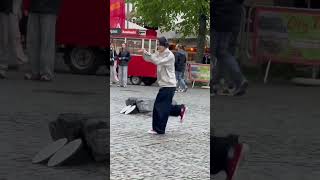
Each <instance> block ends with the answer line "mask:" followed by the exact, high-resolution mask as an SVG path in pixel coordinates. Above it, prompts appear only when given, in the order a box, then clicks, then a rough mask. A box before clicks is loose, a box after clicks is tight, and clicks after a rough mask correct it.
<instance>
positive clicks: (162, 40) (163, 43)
mask: <svg viewBox="0 0 320 180" xmlns="http://www.w3.org/2000/svg"><path fill="white" fill-rule="evenodd" d="M158 40H159V45H160V46H164V47H166V48H168V47H169V42H168V40H167V39H166V38H165V37H164V36H162V37H160V38H159V39H158Z"/></svg>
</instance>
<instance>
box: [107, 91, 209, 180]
mask: <svg viewBox="0 0 320 180" xmlns="http://www.w3.org/2000/svg"><path fill="white" fill-rule="evenodd" d="M158 90H159V87H148V86H129V87H128V88H118V87H115V86H113V87H111V89H110V101H111V104H110V105H111V106H110V113H111V118H110V126H111V129H110V130H111V137H110V143H111V149H110V151H111V180H118V179H121V180H125V179H128V180H133V179H145V180H148V179H150V180H151V179H152V180H170V179H174V180H177V179H199V180H205V179H210V176H209V171H210V169H209V162H210V152H209V150H210V147H209V145H210V144H209V142H210V139H209V138H210V137H209V134H210V124H209V121H210V112H209V111H210V98H209V97H210V96H209V90H207V89H189V91H188V92H187V93H176V95H175V97H174V99H175V100H176V101H177V102H178V103H179V104H182V103H183V104H186V105H187V106H188V107H189V111H188V114H187V117H186V119H185V122H184V123H183V124H180V122H179V118H177V117H170V119H169V121H168V125H167V130H166V135H150V134H148V133H147V131H148V130H149V129H151V123H152V118H151V116H147V115H144V114H136V115H124V114H120V113H119V112H120V110H121V109H122V108H123V107H124V106H125V100H126V99H127V98H129V97H146V98H155V97H156V95H157V93H158Z"/></svg>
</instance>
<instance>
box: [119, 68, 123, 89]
mask: <svg viewBox="0 0 320 180" xmlns="http://www.w3.org/2000/svg"><path fill="white" fill-rule="evenodd" d="M119 85H120V86H123V66H119Z"/></svg>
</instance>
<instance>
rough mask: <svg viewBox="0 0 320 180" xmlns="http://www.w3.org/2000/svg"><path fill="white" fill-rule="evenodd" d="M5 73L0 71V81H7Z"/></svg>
mask: <svg viewBox="0 0 320 180" xmlns="http://www.w3.org/2000/svg"><path fill="white" fill-rule="evenodd" d="M7 78H8V76H7V72H6V71H4V70H0V79H7Z"/></svg>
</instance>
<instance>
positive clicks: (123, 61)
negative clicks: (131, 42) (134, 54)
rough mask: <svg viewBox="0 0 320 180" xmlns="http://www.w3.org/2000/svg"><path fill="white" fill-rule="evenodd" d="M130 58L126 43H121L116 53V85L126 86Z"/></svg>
mask: <svg viewBox="0 0 320 180" xmlns="http://www.w3.org/2000/svg"><path fill="white" fill-rule="evenodd" d="M130 59H131V55H130V52H129V51H128V50H127V47H126V44H125V43H123V44H122V45H121V49H120V52H119V55H118V60H119V82H120V83H119V84H118V87H127V83H128V64H129V61H130Z"/></svg>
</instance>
